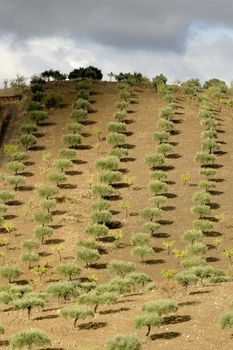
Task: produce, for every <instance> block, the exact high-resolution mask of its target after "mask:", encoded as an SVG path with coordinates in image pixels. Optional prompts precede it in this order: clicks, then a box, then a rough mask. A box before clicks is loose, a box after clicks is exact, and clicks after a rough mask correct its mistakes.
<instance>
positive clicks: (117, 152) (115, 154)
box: [109, 147, 128, 160]
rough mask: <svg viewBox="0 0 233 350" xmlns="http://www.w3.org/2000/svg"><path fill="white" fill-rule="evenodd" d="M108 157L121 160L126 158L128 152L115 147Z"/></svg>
mask: <svg viewBox="0 0 233 350" xmlns="http://www.w3.org/2000/svg"><path fill="white" fill-rule="evenodd" d="M109 155H110V156H113V157H117V158H118V159H120V160H121V159H122V158H126V157H128V150H127V149H126V148H123V147H115V148H112V149H111V151H110V153H109Z"/></svg>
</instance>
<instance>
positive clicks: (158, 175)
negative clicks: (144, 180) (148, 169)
mask: <svg viewBox="0 0 233 350" xmlns="http://www.w3.org/2000/svg"><path fill="white" fill-rule="evenodd" d="M151 178H152V179H153V180H159V181H162V180H166V179H167V173H166V172H165V171H163V170H155V171H153V172H152V173H151Z"/></svg>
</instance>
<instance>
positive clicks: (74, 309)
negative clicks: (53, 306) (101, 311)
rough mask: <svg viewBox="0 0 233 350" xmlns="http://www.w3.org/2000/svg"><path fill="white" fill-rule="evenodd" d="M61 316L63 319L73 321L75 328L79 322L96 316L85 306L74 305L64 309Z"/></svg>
mask: <svg viewBox="0 0 233 350" xmlns="http://www.w3.org/2000/svg"><path fill="white" fill-rule="evenodd" d="M59 314H60V316H61V317H64V318H71V319H73V320H74V323H73V326H74V328H75V327H76V324H77V321H78V320H85V319H86V318H89V317H93V316H94V312H93V311H92V309H91V308H89V307H86V306H83V305H72V306H67V307H64V308H63V309H61V310H60V313H59Z"/></svg>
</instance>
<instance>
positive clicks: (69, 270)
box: [57, 264, 81, 281]
mask: <svg viewBox="0 0 233 350" xmlns="http://www.w3.org/2000/svg"><path fill="white" fill-rule="evenodd" d="M57 273H58V275H60V276H62V277H65V278H68V279H69V280H70V281H72V279H73V278H76V277H77V276H78V275H80V273H81V269H80V268H79V267H78V266H76V265H74V264H63V265H59V266H58V267H57Z"/></svg>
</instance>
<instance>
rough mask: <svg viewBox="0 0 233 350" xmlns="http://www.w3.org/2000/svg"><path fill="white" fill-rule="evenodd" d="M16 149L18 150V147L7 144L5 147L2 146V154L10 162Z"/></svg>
mask: <svg viewBox="0 0 233 350" xmlns="http://www.w3.org/2000/svg"><path fill="white" fill-rule="evenodd" d="M18 149H19V146H18V145H14V144H12V143H7V144H6V145H4V148H3V152H4V154H5V155H6V156H7V157H8V158H9V159H10V160H12V157H13V156H14V154H15V153H17V152H18Z"/></svg>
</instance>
